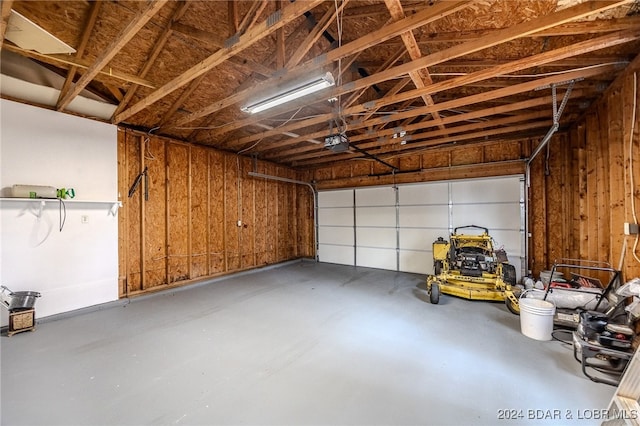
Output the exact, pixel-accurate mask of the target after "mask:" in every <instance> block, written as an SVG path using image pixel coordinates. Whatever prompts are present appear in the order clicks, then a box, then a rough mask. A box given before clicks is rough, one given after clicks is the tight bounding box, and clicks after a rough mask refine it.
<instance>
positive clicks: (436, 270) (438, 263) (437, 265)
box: [433, 260, 442, 275]
mask: <svg viewBox="0 0 640 426" xmlns="http://www.w3.org/2000/svg"><path fill="white" fill-rule="evenodd" d="M441 272H442V260H436V261H435V262H434V263H433V273H434V275H440V273H441Z"/></svg>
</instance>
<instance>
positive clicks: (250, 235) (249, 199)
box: [240, 157, 256, 269]
mask: <svg viewBox="0 0 640 426" xmlns="http://www.w3.org/2000/svg"><path fill="white" fill-rule="evenodd" d="M252 162H253V160H252V159H251V158H247V157H240V189H241V194H240V196H241V198H242V200H241V204H242V227H241V228H240V253H241V259H240V267H241V268H243V269H244V268H252V267H254V266H256V250H255V246H256V245H255V232H256V216H255V204H256V193H255V191H256V188H255V183H256V180H255V179H253V178H251V177H249V176H248V175H247V173H248V172H249V171H251V170H252V169H253V167H252Z"/></svg>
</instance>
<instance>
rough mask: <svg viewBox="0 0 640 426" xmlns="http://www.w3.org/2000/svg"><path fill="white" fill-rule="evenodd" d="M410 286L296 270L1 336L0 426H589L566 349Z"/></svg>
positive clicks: (377, 274)
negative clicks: (432, 298) (434, 301)
mask: <svg viewBox="0 0 640 426" xmlns="http://www.w3.org/2000/svg"><path fill="white" fill-rule="evenodd" d="M424 278H425V277H424V276H421V275H413V274H406V273H396V272H391V271H381V270H375V269H366V268H354V267H348V266H340V265H330V264H316V263H313V262H308V261H305V262H295V263H290V264H287V265H285V266H282V267H279V268H272V269H267V270H263V271H259V272H256V273H251V274H243V275H241V276H237V277H232V278H228V279H225V280H218V281H215V282H213V283H210V284H207V285H200V286H196V287H192V288H186V289H180V290H179V291H172V292H166V293H162V294H157V295H154V296H152V297H145V298H139V299H133V300H132V301H131V303H129V304H128V305H126V306H119V307H113V308H110V309H103V310H98V311H94V312H90V313H86V314H83V315H77V316H71V317H67V318H64V319H60V320H57V321H48V322H44V323H42V324H39V325H38V328H37V330H36V331H34V332H28V333H21V334H17V335H15V336H13V337H10V338H9V337H6V336H3V337H2V338H0V344H1V349H0V350H1V355H2V357H1V371H2V388H1V391H2V394H1V403H2V405H1V409H2V415H1V421H2V424H3V425H40V424H42V425H167V424H186V425H221V424H225V425H226V424H261V425H264V424H286V425H298V424H322V425H329V424H330V425H341V424H360V425H363V424H371V425H376V424H384V425H391V424H393V425H399V424H412V425H417V424H428V425H435V424H442V425H446V424H455V425H460V424H465V425H471V424H486V425H499V424H504V425H517V424H545V425H551V424H553V425H556V424H598V423H599V421H594V420H584V419H585V418H586V417H592V414H591V413H594V412H596V411H597V410H600V409H603V408H606V407H607V406H608V404H609V400H610V399H611V396H612V395H613V393H614V391H615V388H614V387H611V386H607V385H603V384H597V383H593V382H591V381H589V380H588V379H587V378H586V377H584V376H583V375H582V373H581V372H580V368H579V364H578V362H577V361H575V360H574V359H573V355H572V352H571V349H570V347H569V346H566V345H564V344H562V343H560V342H558V341H549V342H540V341H536V340H533V339H530V338H528V337H526V336H523V335H522V334H521V333H520V323H519V317H517V316H514V315H512V314H510V313H509V312H508V311H507V309H506V307H505V306H504V304H502V303H487V302H471V301H467V300H462V299H457V298H454V297H450V296H442V297H441V299H440V304H439V305H431V304H430V303H429V302H428V297H427V296H426V293H425V290H424ZM36 309H37V305H36ZM554 410H559V411H554ZM550 416H554V417H555V419H553V418H551V419H550V418H549V417H550ZM513 417H515V418H513ZM570 417H571V418H570ZM510 418H511V419H510ZM580 418H582V419H580Z"/></svg>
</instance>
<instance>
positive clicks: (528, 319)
mask: <svg viewBox="0 0 640 426" xmlns="http://www.w3.org/2000/svg"><path fill="white" fill-rule="evenodd" d="M555 313H556V307H555V305H554V304H553V303H551V302H547V301H546V300H540V299H534V298H520V330H521V331H522V334H524V335H525V336H527V337H531V338H532V339H536V340H551V333H552V332H553V316H554V315H555Z"/></svg>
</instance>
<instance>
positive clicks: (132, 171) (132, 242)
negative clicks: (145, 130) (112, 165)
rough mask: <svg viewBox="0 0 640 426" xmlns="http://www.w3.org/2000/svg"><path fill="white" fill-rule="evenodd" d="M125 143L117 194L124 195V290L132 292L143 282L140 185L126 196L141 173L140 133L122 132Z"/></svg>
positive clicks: (122, 214) (139, 287) (141, 190)
mask: <svg viewBox="0 0 640 426" xmlns="http://www.w3.org/2000/svg"><path fill="white" fill-rule="evenodd" d="M125 141H126V146H125V147H124V156H125V158H126V164H127V171H126V175H125V176H126V179H125V182H124V187H123V188H120V193H121V194H124V197H123V202H122V205H123V208H122V209H121V210H120V212H119V215H121V216H120V218H121V219H124V220H125V221H126V224H127V228H126V231H125V232H126V237H125V238H126V242H127V254H126V257H127V271H126V280H127V288H126V291H125V293H127V294H128V293H130V292H136V291H140V290H142V281H143V273H142V271H143V266H142V265H143V256H142V254H143V248H144V233H143V229H142V228H143V221H142V218H143V216H142V202H143V198H142V197H143V194H144V187H143V186H142V185H141V186H139V187H138V189H137V191H136V193H135V194H134V195H133V197H131V198H128V193H129V188H130V187H131V185H132V184H133V182H135V180H136V178H137V177H138V174H139V173H140V172H142V170H143V169H144V166H142V148H143V147H144V145H145V143H144V139H143V138H141V137H140V136H136V135H133V134H131V133H130V132H126V134H125Z"/></svg>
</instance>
